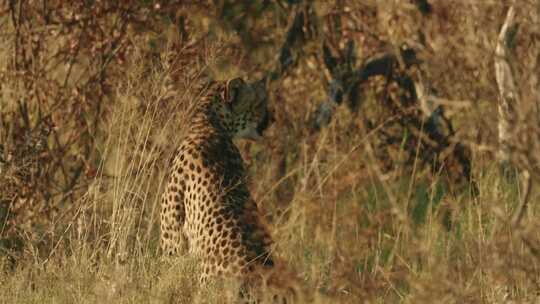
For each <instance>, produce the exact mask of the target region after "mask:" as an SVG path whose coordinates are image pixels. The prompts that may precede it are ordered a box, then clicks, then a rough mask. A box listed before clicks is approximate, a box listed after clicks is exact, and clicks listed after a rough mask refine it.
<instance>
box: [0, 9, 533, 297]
mask: <svg viewBox="0 0 540 304" xmlns="http://www.w3.org/2000/svg"><path fill="white" fill-rule="evenodd" d="M434 2H435V3H439V2H440V1H439V2H437V1H434ZM366 3H368V4H365V5H366V6H368V7H372V8H373V7H377V5H376V4H373V3H371V2H370V1H366ZM439 5H441V6H443V7H444V6H445V4H440V3H439ZM321 6H323V8H320V10H321V11H325V9H327V8H325V7H324V5H321ZM352 6H353V7H354V5H352ZM498 8H499V7H498V6H497V5H495V4H493V5H492V6H490V9H492V10H496V9H498ZM379 9H380V10H381V11H384V12H385V13H389V14H391V13H392V10H391V9H394V10H396V11H399V9H400V7H399V5H397V4H396V5H395V6H389V9H386V8H385V9H381V8H379ZM409 9H410V8H409V7H407V10H405V11H399V12H400V14H401V15H400V14H397V13H396V12H394V13H396V15H398V16H400V17H402V18H404V19H405V20H404V22H413V21H412V20H409V17H410V16H408V15H407V14H406V13H404V12H410V11H409ZM471 14H473V15H474V14H480V15H482V16H484V15H483V13H482V12H480V11H474V12H471ZM501 16H502V14H501ZM446 17H447V18H452V17H453V16H450V15H449V16H446ZM484 17H485V18H486V19H489V18H488V17H486V16H484ZM385 18H387V17H384V18H383V17H381V20H383V21H384V20H386V21H388V22H390V21H389V20H391V18H389V19H385ZM383 21H381V22H382V23H384V22H383ZM431 21H432V22H434V23H435V22H437V20H431ZM490 24H491V23H490ZM379 26H382V27H383V28H384V26H385V25H384V24H382V25H381V24H380V25H379ZM461 26H463V27H464V28H465V27H467V26H471V27H476V25H475V24H469V23H463V24H462V25H461ZM429 29H430V30H435V29H437V27H435V26H434V27H429ZM407 30H411V29H410V28H407V27H406V26H404V27H403V33H402V32H400V31H396V32H388V33H387V34H388V35H390V36H392V38H391V41H394V40H399V39H400V37H401V36H402V35H410V33H408V32H407ZM447 30H448V31H452V30H453V29H451V28H449V29H447ZM470 31H473V30H470ZM164 32H166V31H164ZM496 32H497V29H496V28H495V29H493V33H486V34H485V35H486V36H489V37H492V36H493V37H496ZM282 34H283V33H279V35H282ZM428 34H429V35H435V36H436V35H437V33H432V32H429V33H428ZM153 35H156V34H148V35H146V34H140V33H137V34H131V36H130V35H128V39H131V44H130V46H131V48H132V49H130V57H129V58H127V59H126V60H127V63H126V64H125V65H124V66H122V67H119V68H118V70H119V71H121V72H118V71H116V70H115V71H116V73H114V77H115V82H114V84H115V86H114V89H113V91H112V92H111V93H110V94H111V95H110V96H113V97H111V99H110V100H114V102H112V101H111V103H110V104H108V105H107V106H105V107H104V108H105V109H106V111H104V112H103V113H104V114H103V119H102V120H100V123H99V125H98V128H99V132H98V131H96V132H95V133H93V134H92V135H91V137H92V138H93V140H92V145H93V149H94V150H95V152H94V154H92V155H93V156H92V157H90V158H88V159H87V161H88V162H90V163H88V164H86V166H87V168H90V169H92V170H90V171H91V172H90V173H91V174H90V173H88V172H87V171H85V172H86V174H87V176H86V177H87V179H85V180H84V182H85V186H84V187H81V188H78V189H76V190H73V191H72V192H70V193H71V195H72V196H73V200H72V201H70V203H69V204H68V203H66V201H65V200H63V199H59V198H54V199H51V201H53V202H55V203H56V202H58V204H59V208H58V210H57V211H55V212H54V213H48V211H47V215H48V216H50V217H51V220H50V222H47V224H46V225H45V224H43V225H41V226H38V228H36V226H32V227H33V229H26V228H25V229H22V228H21V229H19V230H17V231H18V232H17V233H18V234H17V237H18V238H17V239H19V240H21V241H19V243H17V244H19V245H18V246H19V247H18V248H17V250H11V249H7V248H8V247H7V246H5V245H6V243H0V302H2V303H104V302H109V303H149V302H150V303H223V302H234V301H235V298H236V295H237V286H234V284H233V283H230V282H221V284H217V285H216V286H211V287H210V288H207V289H203V288H201V287H199V286H198V284H197V273H198V269H197V261H195V260H194V259H193V258H190V257H178V258H172V259H165V258H163V257H161V256H160V254H159V250H158V216H157V214H158V210H159V198H160V193H161V191H162V185H163V181H164V178H165V176H166V171H167V169H168V161H169V159H170V158H171V155H172V152H173V150H174V147H175V143H176V142H178V141H179V140H180V138H181V135H182V132H183V131H184V124H185V122H186V119H187V117H188V116H189V110H190V108H191V106H192V105H193V103H194V102H196V100H197V94H198V93H197V92H198V88H199V87H200V86H201V84H202V82H203V81H204V77H203V75H207V74H210V75H212V76H214V77H218V78H219V77H222V78H225V77H229V76H231V75H229V73H233V72H231V71H230V70H227V69H225V72H223V69H222V68H221V67H222V66H223V65H225V63H226V62H227V60H226V59H224V58H227V56H230V55H231V54H230V53H229V52H232V51H231V49H230V48H228V44H227V41H225V42H223V41H217V42H216V41H214V42H207V43H206V44H204V45H203V46H201V45H198V46H197V47H193V46H192V47H191V48H190V47H179V46H178V44H177V41H175V40H174V39H172V38H171V36H170V35H173V36H174V33H173V34H171V33H169V32H167V33H166V34H163V35H161V36H159V35H158V36H159V37H158V38H156V41H158V42H159V41H162V40H164V41H165V42H164V43H163V44H158V46H157V48H158V50H159V51H156V50H154V49H152V48H150V47H148V43H147V42H148V39H150V38H149V37H152V39H154V38H153V37H154V36H153ZM167 35H169V36H167ZM439 35H440V33H439ZM449 35H451V36H452V39H457V36H455V35H454V34H453V33H450V34H449ZM229 38H230V37H228V36H225V38H223V37H222V38H221V39H225V40H226V39H229ZM160 39H161V40H160ZM230 39H233V40H234V38H230ZM389 39H390V38H389ZM428 39H429V37H428ZM467 39H472V38H471V37H467ZM486 39H487V38H486ZM473 40H474V39H473ZM434 41H438V40H437V39H434ZM481 41H482V43H484V42H486V41H487V40H486V41H484V40H481ZM491 41H492V42H494V41H495V40H493V39H492V40H491ZM454 43H455V44H457V45H459V43H460V42H459V41H457V42H452V43H451V44H452V45H454ZM5 44H6V45H11V44H10V41H7V42H5ZM311 47H313V46H312V45H308V46H307V49H308V50H309V49H310V48H311ZM475 47H480V48H481V47H483V46H480V45H474V46H469V48H464V49H465V51H470V54H469V53H466V56H469V57H471V58H473V59H474V58H480V57H482V54H478V53H477V52H475V51H474V50H472V49H473V48H475ZM193 48H195V49H196V51H197V52H198V54H197V55H196V56H194V55H193ZM5 49H7V48H2V47H0V56H1V57H0V61H1V62H4V63H3V64H2V65H0V68H1V69H2V71H6V70H8V69H9V65H8V64H7V63H6V62H8V60H7V58H10V54H9V53H8V52H4V51H2V50H5ZM233 51H234V50H233ZM450 51H451V50H449V51H448V53H447V52H443V53H437V55H436V56H433V57H429V59H430V60H428V61H429V63H433V64H434V65H435V66H436V68H434V69H433V70H432V71H431V72H432V74H433V75H435V76H441V74H442V73H443V71H444V67H442V66H439V65H437V63H440V62H441V61H443V60H444V58H443V59H441V58H442V57H445V56H448V57H452V56H455V54H450ZM156 53H157V54H159V56H161V57H160V58H159V59H156V58H155V54H156ZM452 58H453V59H455V57H452ZM471 58H469V59H471ZM2 59H6V60H2ZM469 59H467V60H469ZM483 59H485V58H483ZM310 60H311V59H306V61H305V62H301V64H303V63H306V66H308V68H306V69H305V70H301V71H297V72H292V73H291V74H290V75H288V77H287V78H286V79H284V80H282V81H280V82H279V83H278V84H274V85H273V88H275V90H276V91H275V92H273V94H272V96H273V100H272V103H273V108H274V112H275V116H276V120H277V121H276V123H275V124H274V125H273V126H271V128H270V129H269V130H268V133H267V134H266V138H265V139H264V140H263V141H262V142H261V143H257V144H252V145H248V144H246V143H243V142H240V143H239V145H240V147H241V150H242V152H243V154H244V157H245V159H246V161H247V162H248V163H249V166H250V175H251V179H252V187H251V190H252V193H253V195H254V196H255V198H256V199H257V201H258V202H259V205H260V208H261V210H262V212H263V213H264V214H265V216H266V217H267V218H268V219H269V222H270V225H271V231H272V233H273V236H274V238H275V241H276V247H275V255H276V256H278V257H280V258H282V259H283V260H285V261H286V262H287V264H288V265H289V266H290V268H291V269H293V270H294V271H296V272H297V273H298V275H299V277H300V278H302V284H303V289H304V290H305V292H306V295H307V297H306V299H304V301H305V302H310V303H537V302H538V301H540V295H539V291H540V286H539V280H540V276H539V274H540V270H539V267H540V265H539V257H540V234H539V231H540V229H539V228H540V220H539V218H540V217H538V216H537V215H539V212H540V210H539V208H538V206H537V205H536V204H534V202H535V201H536V200H537V198H538V193H537V192H533V193H532V196H531V202H533V203H532V204H531V206H530V209H529V210H528V214H527V215H526V217H525V219H524V221H523V225H522V227H520V228H513V227H512V226H511V225H510V222H509V221H510V219H511V215H512V212H513V210H514V209H515V208H516V206H517V205H518V202H519V198H520V195H521V192H520V189H519V186H518V182H517V181H516V178H515V176H512V175H505V174H503V173H502V172H501V170H500V168H499V166H498V165H497V164H496V163H495V161H494V158H493V156H492V154H490V153H485V152H484V151H483V150H480V149H477V150H475V153H473V158H472V163H473V168H474V169H473V173H472V175H473V178H474V181H475V182H476V183H477V187H478V190H479V191H478V195H471V194H470V193H469V191H467V187H465V188H460V189H461V190H459V191H455V190H453V188H452V185H448V182H447V179H446V178H445V176H444V172H443V171H441V172H443V173H441V174H431V173H430V170H429V169H428V168H424V167H423V166H421V164H420V161H417V162H414V164H413V165H412V166H406V165H404V163H403V162H401V161H402V158H400V157H399V155H401V154H400V153H405V152H404V151H402V149H403V147H397V148H396V149H395V151H394V153H395V155H398V157H396V158H395V159H392V160H391V161H392V162H393V163H392V166H391V168H393V170H392V171H391V172H388V171H387V170H386V169H385V168H384V167H383V165H381V160H380V159H379V154H377V149H378V146H377V145H378V143H377V136H378V134H377V131H376V130H375V131H369V132H368V131H366V129H365V128H364V126H363V125H362V124H361V123H359V122H358V116H355V115H354V114H351V113H350V112H348V111H347V110H346V109H345V108H344V107H340V108H338V110H337V112H336V116H335V117H334V120H333V121H332V122H331V123H330V125H329V126H328V127H327V128H325V129H323V130H321V131H320V132H319V133H316V134H313V133H310V132H308V131H307V130H306V121H307V120H308V116H309V115H310V114H309V113H310V111H311V107H313V105H312V103H311V100H319V99H321V98H322V97H323V95H324V90H323V89H322V88H323V87H324V80H323V77H322V76H321V75H320V73H318V71H317V69H313V68H309V67H312V66H313V64H319V63H313V62H312V61H310ZM471 60H472V59H471ZM239 61H240V60H239ZM485 61H489V60H488V59H485ZM156 62H160V63H161V64H160V65H158V64H156ZM236 63H238V62H234V60H233V63H232V64H231V63H229V64H231V65H234V64H236ZM469 63H470V62H469ZM469 63H467V64H469ZM446 64H449V63H446ZM484 64H487V63H485V62H484V61H482V62H480V63H479V64H478V66H476V68H478V70H479V71H480V72H479V73H480V74H479V75H478V78H477V79H479V84H478V86H477V87H475V86H474V84H471V83H470V82H469V81H464V82H466V84H464V86H466V87H467V88H466V89H464V90H463V91H469V90H475V89H477V90H478V92H480V93H478V94H480V95H481V96H480V98H478V102H477V103H476V104H474V105H472V106H471V108H469V110H470V111H468V112H467V113H456V114H454V116H453V118H455V120H456V121H458V122H459V125H460V127H461V126H463V127H462V128H465V127H471V128H476V126H478V125H479V124H481V123H485V122H486V121H489V119H495V118H494V116H493V115H494V110H493V109H491V110H489V105H490V104H489V102H488V101H486V100H489V98H492V97H493V95H494V93H493V92H492V91H493V90H496V85H495V84H494V83H491V84H489V87H487V88H486V87H484V82H486V81H488V79H489V68H488V67H487V66H484ZM250 68H251V66H250ZM115 69H116V68H115ZM74 73H75V72H74ZM240 73H242V72H240ZM243 73H245V74H248V75H249V76H252V75H251V74H250V73H248V72H246V71H243ZM460 73H467V72H466V71H465V70H462V71H456V70H452V72H451V73H448V74H447V75H444V76H441V77H434V78H435V79H436V81H434V82H436V84H438V86H439V87H441V88H442V91H443V93H444V95H445V96H452V97H453V98H455V99H459V100H462V99H469V98H470V97H471V95H474V93H470V94H471V95H467V93H463V91H455V95H452V94H450V93H451V92H452V91H450V89H449V88H450V84H449V83H454V82H455V81H456V79H458V78H459V77H458V76H459V74H460ZM5 75H9V73H7V74H5ZM119 76H121V77H119ZM468 77H470V75H469V74H467V78H468ZM18 83H19V82H18V81H17V80H16V79H13V81H12V82H8V83H5V84H4V85H3V86H2V90H8V89H9V90H10V92H11V93H10V94H12V95H10V96H14V95H17V96H26V95H25V94H26V92H25V91H24V88H21V87H19V86H17V84H18ZM470 87H472V88H470ZM17 90H21V91H17ZM482 94H483V95H482ZM0 98H1V99H0V105H2V106H4V107H3V108H0V114H3V113H8V112H9V111H11V110H12V109H16V107H17V103H16V102H15V101H13V100H18V99H17V98H15V99H10V98H8V96H7V95H4V96H0ZM483 98H485V99H483ZM377 107H380V104H379V103H378V102H377V100H376V94H371V95H370V94H367V96H366V100H365V101H364V104H363V108H362V111H364V113H369V115H371V114H373V115H375V114H376V113H377V111H379V110H378V108H377ZM485 108H488V111H487V114H486V112H483V110H484V109H485ZM490 111H491V112H490ZM9 113H11V112H9ZM460 114H461V115H460ZM366 115H367V114H366ZM2 117H3V116H0V123H1V122H2V120H1V119H6V118H2ZM92 118H93V117H88V119H92ZM58 121H60V120H58ZM468 122H470V123H468ZM67 125H68V124H67ZM2 126H3V125H2V124H0V127H2ZM68 126H69V125H68ZM489 126H490V128H488V129H490V130H491V131H490V130H485V133H482V134H480V135H479V137H482V136H487V137H488V136H489V134H491V133H490V132H493V130H495V129H496V124H495V123H492V124H489ZM379 128H384V125H383V124H381V126H379ZM4 131H6V130H5V129H2V130H0V138H4V137H6V138H7V135H6V134H7V133H8V132H7V131H6V132H4ZM475 132H476V130H475ZM4 133H6V134H4ZM466 133H467V134H465V135H464V138H465V139H466V140H469V141H470V140H472V139H471V136H472V135H471V136H469V135H470V134H469V132H466ZM473 133H474V132H473ZM64 135H65V138H60V139H59V140H60V141H62V140H69V136H68V135H67V134H64ZM474 135H476V133H474ZM404 136H405V135H404ZM0 143H1V142H0ZM49 145H52V143H49ZM72 148H73V147H72ZM70 149H71V148H70ZM73 149H74V150H76V147H75V148H73ZM69 151H71V150H69ZM80 153H82V152H80ZM80 153H79V152H77V153H75V152H74V153H73V154H72V155H79V156H80ZM276 154H278V155H277V156H276ZM281 154H283V155H285V156H286V157H285V160H286V167H285V172H284V174H281V175H280V174H277V176H278V178H276V172H275V170H276V167H275V166H274V164H273V163H272V162H274V161H275V160H276V159H280V156H282V155H281ZM0 156H2V154H0ZM81 157H82V156H81ZM73 159H77V157H76V156H73ZM73 159H72V158H66V162H68V161H73V162H75V160H73ZM269 164H270V165H269ZM53 177H54V178H56V176H53ZM53 177H49V178H53ZM0 181H1V179H0ZM0 203H1V201H0ZM32 206H33V205H32ZM0 211H2V209H1V208H0ZM37 214H39V212H37ZM0 215H2V214H1V212H0ZM34 216H35V215H34ZM0 219H2V217H0ZM6 223H7V222H6ZM2 224H3V223H0V235H2V233H3V230H2V226H1V225H2ZM19 224H20V225H22V224H24V223H17V225H19ZM3 225H4V227H7V224H3ZM32 233H34V234H32ZM4 248H6V249H4Z"/></svg>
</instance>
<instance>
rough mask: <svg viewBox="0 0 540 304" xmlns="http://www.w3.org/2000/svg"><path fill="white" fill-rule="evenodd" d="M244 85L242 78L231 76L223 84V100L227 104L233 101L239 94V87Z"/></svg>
mask: <svg viewBox="0 0 540 304" xmlns="http://www.w3.org/2000/svg"><path fill="white" fill-rule="evenodd" d="M244 85H245V82H244V80H243V79H242V78H233V79H231V80H229V81H227V85H226V86H225V92H224V93H225V96H224V100H225V102H226V103H228V104H232V103H234V101H235V99H236V98H237V97H238V96H239V95H240V89H241V88H242V87H243V86H244Z"/></svg>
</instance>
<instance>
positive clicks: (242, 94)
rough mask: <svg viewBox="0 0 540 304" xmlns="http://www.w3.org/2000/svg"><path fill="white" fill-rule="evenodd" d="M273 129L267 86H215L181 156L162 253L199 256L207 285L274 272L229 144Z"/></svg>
mask: <svg viewBox="0 0 540 304" xmlns="http://www.w3.org/2000/svg"><path fill="white" fill-rule="evenodd" d="M268 123H269V113H268V111H267V95H266V88H265V85H264V83H263V82H262V81H260V82H255V83H250V84H247V83H245V82H244V81H243V80H242V79H240V78H236V79H233V80H231V81H229V82H227V83H214V84H212V86H211V88H210V93H208V94H207V96H206V97H204V98H202V100H201V101H200V102H199V104H198V105H197V108H196V110H195V112H194V114H193V117H192V119H191V123H190V125H189V131H188V132H187V136H186V137H185V138H184V140H183V141H182V143H181V144H180V146H179V148H178V150H177V151H176V155H175V157H174V160H173V163H172V171H171V172H170V176H169V180H168V184H167V186H166V190H165V192H164V194H163V198H162V209H161V248H162V250H163V252H164V253H165V254H166V255H175V254H179V253H180V254H181V253H186V252H187V253H190V254H194V255H196V256H198V257H200V260H201V262H202V274H201V281H203V282H205V281H206V280H207V279H208V278H210V277H216V276H226V277H245V276H248V275H250V274H253V273H254V272H256V271H257V269H265V268H272V267H273V264H274V262H273V260H272V257H271V255H270V245H271V238H270V235H269V233H268V232H267V230H266V228H265V226H264V225H263V224H262V222H261V219H260V217H259V214H258V210H257V205H256V204H255V202H254V201H253V199H252V198H251V196H250V193H249V190H248V185H247V182H246V170H245V168H244V165H243V161H242V158H241V155H240V153H239V151H238V149H237V148H236V146H235V145H234V144H233V141H232V139H233V138H250V139H257V138H260V137H261V133H262V131H263V130H264V129H265V128H266V127H267V126H268Z"/></svg>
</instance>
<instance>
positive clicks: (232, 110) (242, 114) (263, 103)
mask: <svg viewBox="0 0 540 304" xmlns="http://www.w3.org/2000/svg"><path fill="white" fill-rule="evenodd" d="M221 98H222V105H223V107H222V111H225V112H226V113H224V114H225V115H222V119H223V120H224V121H223V122H222V123H223V125H224V127H225V128H226V129H227V130H228V131H229V133H230V134H231V137H233V138H246V139H252V140H258V139H260V138H261V137H262V134H263V132H264V130H265V129H266V128H267V127H268V126H269V125H270V123H271V120H272V117H271V113H270V111H269V110H268V94H267V91H266V79H262V80H259V81H255V82H252V83H246V82H244V80H243V79H241V78H234V79H231V80H229V81H227V83H226V84H225V87H224V90H223V92H222V95H221Z"/></svg>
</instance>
